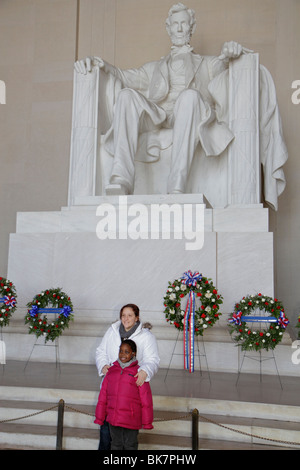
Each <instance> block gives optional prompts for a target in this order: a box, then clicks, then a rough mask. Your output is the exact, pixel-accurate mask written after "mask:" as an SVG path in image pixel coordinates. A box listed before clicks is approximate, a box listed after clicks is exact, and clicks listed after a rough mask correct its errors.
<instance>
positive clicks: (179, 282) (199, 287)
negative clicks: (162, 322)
mask: <svg viewBox="0 0 300 470" xmlns="http://www.w3.org/2000/svg"><path fill="white" fill-rule="evenodd" d="M186 295H188V301H187V305H186V309H185V310H182V308H181V301H182V299H183V298H184V297H185V296H186ZM197 300H198V301H200V303H201V306H200V307H198V308H197V305H196V303H197V302H196V301H197ZM222 303H223V298H222V296H221V295H220V294H219V293H218V291H217V289H216V288H215V286H214V285H213V283H212V280H211V279H208V278H207V277H205V276H202V274H200V273H199V272H194V273H192V271H190V270H189V271H186V272H185V273H184V274H183V276H182V277H181V278H179V279H175V280H174V281H173V282H169V287H168V289H167V292H166V294H165V296H164V306H165V310H164V313H165V317H166V321H167V322H169V323H170V324H171V325H174V326H175V328H177V329H178V330H180V331H183V333H184V340H183V341H184V368H185V369H188V370H189V371H190V372H193V371H194V336H195V335H196V336H199V335H201V336H203V333H204V331H205V329H206V328H208V327H212V326H213V325H214V324H215V323H216V322H217V321H218V319H219V316H220V315H221V313H220V312H219V307H220V305H221V304H222Z"/></svg>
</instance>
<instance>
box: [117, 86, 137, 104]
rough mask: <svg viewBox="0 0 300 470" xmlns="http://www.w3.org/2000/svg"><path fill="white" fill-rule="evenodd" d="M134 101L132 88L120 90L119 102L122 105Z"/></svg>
mask: <svg viewBox="0 0 300 470" xmlns="http://www.w3.org/2000/svg"><path fill="white" fill-rule="evenodd" d="M133 99H134V90H131V89H130V88H123V89H122V90H120V92H119V94H118V100H117V101H118V102H119V103H120V102H122V103H124V102H125V103H128V102H131V101H132V100H133Z"/></svg>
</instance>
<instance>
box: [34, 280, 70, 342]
mask: <svg viewBox="0 0 300 470" xmlns="http://www.w3.org/2000/svg"><path fill="white" fill-rule="evenodd" d="M48 305H51V307H50V308H48ZM27 307H28V312H27V314H26V316H25V324H28V325H29V334H35V335H36V336H37V337H39V336H42V335H43V336H44V337H45V342H47V341H54V340H55V339H56V338H58V337H59V336H60V335H61V334H62V332H63V330H64V329H65V328H68V327H69V323H70V321H71V320H73V319H74V315H73V314H72V311H73V304H72V302H71V299H70V297H69V296H68V295H67V294H65V293H64V292H62V290H61V289H60V288H56V289H47V290H45V291H43V292H41V293H40V294H37V295H36V296H35V297H34V298H33V300H32V301H31V302H29V303H28V304H27ZM42 313H45V315H44V316H43V317H42V316H41V314H42ZM47 315H48V316H49V315H53V316H54V318H53V320H52V321H48V317H47Z"/></svg>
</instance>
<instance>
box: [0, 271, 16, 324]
mask: <svg viewBox="0 0 300 470" xmlns="http://www.w3.org/2000/svg"><path fill="white" fill-rule="evenodd" d="M16 308H17V292H16V288H15V286H14V285H13V283H12V282H11V281H9V280H8V279H6V278H5V277H0V328H2V327H3V326H7V325H8V324H9V321H10V318H11V316H12V314H13V312H14V311H15V310H16Z"/></svg>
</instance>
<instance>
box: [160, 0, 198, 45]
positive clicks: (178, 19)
mask: <svg viewBox="0 0 300 470" xmlns="http://www.w3.org/2000/svg"><path fill="white" fill-rule="evenodd" d="M195 28H196V20H195V12H194V10H191V9H190V8H187V7H186V6H185V5H183V4H182V3H177V4H176V5H173V6H172V7H171V8H170V10H169V14H168V18H167V19H166V29H167V32H168V34H169V36H170V38H171V41H172V44H174V46H184V45H185V44H189V42H190V39H191V36H192V34H193V32H194V31H195Z"/></svg>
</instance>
